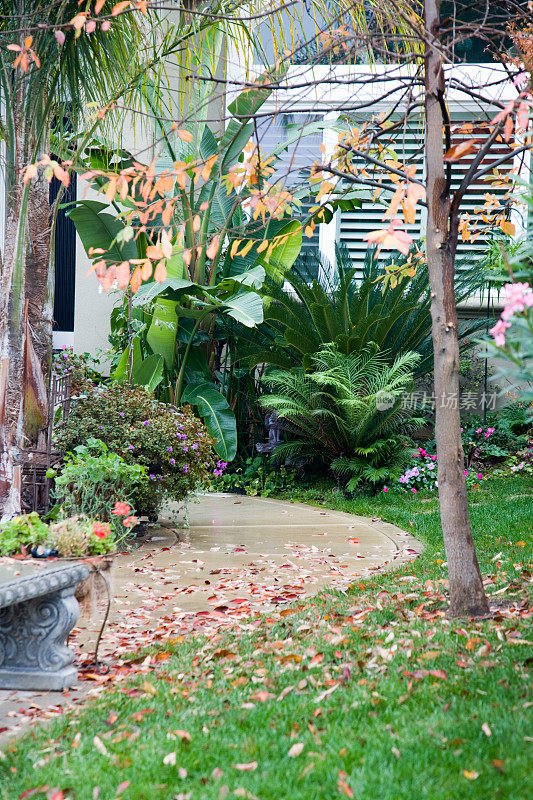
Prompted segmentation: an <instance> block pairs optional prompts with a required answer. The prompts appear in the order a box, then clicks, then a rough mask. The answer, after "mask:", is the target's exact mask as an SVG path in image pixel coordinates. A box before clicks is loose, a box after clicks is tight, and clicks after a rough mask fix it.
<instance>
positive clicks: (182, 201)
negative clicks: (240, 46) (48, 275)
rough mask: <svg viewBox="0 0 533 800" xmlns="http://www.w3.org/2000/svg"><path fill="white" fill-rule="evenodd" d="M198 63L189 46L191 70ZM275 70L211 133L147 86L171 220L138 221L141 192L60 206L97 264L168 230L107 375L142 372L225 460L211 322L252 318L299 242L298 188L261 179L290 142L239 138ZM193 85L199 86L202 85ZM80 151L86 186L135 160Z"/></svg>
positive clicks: (229, 440) (124, 255)
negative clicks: (155, 270) (267, 145)
mask: <svg viewBox="0 0 533 800" xmlns="http://www.w3.org/2000/svg"><path fill="white" fill-rule="evenodd" d="M207 47H208V51H209V58H211V57H212V52H213V49H214V48H215V49H216V47H217V43H216V42H214V41H210V42H208V44H207ZM202 66H203V62H202V51H201V50H200V54H199V56H198V64H197V67H198V70H199V71H200V72H201V70H202ZM281 77H283V73H282V72H280V71H279V70H278V71H277V72H276V71H274V70H267V71H266V72H265V73H264V74H263V76H261V77H260V78H259V79H258V80H257V81H256V82H255V84H254V86H253V88H251V89H248V90H246V91H244V92H242V93H241V94H239V95H238V96H237V97H236V98H235V100H234V101H233V102H232V103H231V104H230V105H229V107H228V111H229V115H230V119H229V122H228V124H227V127H226V128H225V130H224V131H222V132H221V133H217V132H216V131H213V130H211V128H210V127H209V125H208V124H207V122H206V115H205V113H204V114H202V113H199V114H198V115H194V114H193V115H191V118H192V119H193V120H194V121H193V122H190V123H188V122H184V123H183V124H182V126H181V127H180V128H178V129H177V126H176V125H175V124H173V122H172V118H171V116H170V113H169V112H167V110H166V109H165V108H163V107H162V103H161V95H160V94H158V93H156V92H155V91H154V92H153V93H152V94H151V93H150V87H149V86H148V87H147V91H146V95H147V97H148V104H149V107H150V110H151V112H152V116H153V119H155V127H156V130H155V134H156V138H157V139H158V140H159V141H160V143H161V145H162V154H161V157H160V158H159V160H158V161H157V162H156V163H155V165H154V170H155V174H156V175H157V174H159V175H164V174H171V173H173V174H175V175H176V176H177V175H178V174H179V176H180V179H178V178H176V180H175V181H174V182H172V181H171V184H172V188H171V190H170V191H171V195H172V217H171V219H170V224H169V220H168V219H167V220H166V221H165V220H164V219H163V211H162V212H161V214H160V215H159V217H157V216H156V218H155V219H151V221H150V222H149V223H146V220H141V215H140V214H139V207H140V206H142V203H141V202H140V201H141V197H140V196H132V197H129V196H128V197H126V198H124V197H123V198H122V199H120V198H117V196H116V195H115V196H114V197H113V199H112V204H109V205H108V206H106V205H105V204H103V203H100V202H98V201H86V200H85V201H80V202H78V203H77V205H76V206H75V208H74V209H72V211H71V212H70V217H71V219H72V220H73V222H74V224H75V225H76V228H77V230H78V232H79V234H80V237H81V239H82V242H83V244H84V246H85V248H86V250H87V252H88V253H89V255H90V256H91V257H93V256H94V249H96V252H97V253H98V256H97V257H98V258H99V259H103V260H104V261H105V262H106V264H107V265H117V266H118V265H121V264H123V263H124V262H125V261H128V262H129V261H137V262H139V261H141V260H142V259H143V258H145V257H146V253H147V251H149V248H152V249H154V245H156V244H157V241H158V239H157V236H158V233H159V232H160V231H161V230H162V229H169V228H170V229H171V230H172V231H174V235H173V237H172V239H171V241H170V244H171V245H172V253H171V256H170V257H168V258H167V260H166V277H165V279H164V280H156V279H155V277H154V276H151V277H150V278H149V279H148V280H147V281H146V282H145V283H143V284H142V285H141V286H140V288H139V289H138V290H137V291H136V293H135V295H134V297H133V298H131V297H130V298H129V309H128V312H129V319H130V326H129V327H130V330H131V324H132V323H133V320H134V319H135V315H137V318H138V317H139V316H141V317H142V318H143V320H144V325H143V326H142V327H143V331H144V333H143V336H141V337H138V338H139V339H140V346H137V343H136V342H135V341H133V340H134V339H135V337H131V336H130V337H129V341H128V343H127V346H126V347H125V349H124V352H123V354H122V357H121V359H120V362H119V365H118V367H117V370H116V372H115V375H114V377H115V378H116V379H121V380H126V379H129V380H130V381H133V382H137V381H140V380H141V378H142V379H143V380H144V381H145V382H146V384H147V385H149V386H151V387H155V386H158V387H159V389H158V391H159V393H160V394H161V395H163V396H164V397H165V399H169V400H172V401H173V402H174V404H175V405H179V404H180V403H181V402H183V401H186V402H189V403H191V404H193V405H194V406H196V408H197V409H198V412H199V413H200V415H201V416H202V417H203V418H204V420H205V422H206V424H207V426H208V428H209V430H210V432H211V433H212V434H213V436H214V437H215V439H216V440H217V448H218V452H219V454H220V455H221V457H222V458H224V460H228V461H229V460H231V459H232V458H233V457H234V455H235V452H236V447H237V433H236V424H235V418H234V416H233V413H232V412H231V409H230V407H229V405H228V403H227V400H226V398H225V397H224V395H223V394H221V393H220V391H219V389H218V388H217V384H216V358H217V348H219V344H220V343H219V338H218V336H217V333H218V328H219V324H220V321H221V320H222V319H223V317H224V316H228V317H230V318H232V319H234V320H236V321H237V322H238V323H240V325H242V326H244V327H245V328H248V329H252V328H255V327H256V326H257V325H259V324H260V323H261V322H262V321H263V303H264V299H263V296H264V292H263V289H262V287H263V284H264V281H265V279H266V277H267V276H268V279H269V281H271V282H274V283H276V284H278V285H282V284H283V281H284V279H285V276H286V274H287V272H288V271H289V270H290V268H291V267H292V265H293V263H294V261H295V260H296V258H297V256H298V255H299V252H300V249H301V245H302V230H303V227H302V222H301V221H300V220H299V219H294V218H292V214H293V211H296V212H297V211H298V209H299V208H300V207H301V201H300V199H299V198H300V195H301V193H302V191H303V190H302V189H301V188H300V189H298V190H296V191H293V192H292V193H291V192H288V191H284V190H283V187H281V186H279V185H278V184H275V183H274V184H272V185H271V184H269V183H268V177H269V176H270V175H271V174H273V173H274V166H273V165H274V164H275V163H276V160H277V159H278V158H279V156H280V155H281V152H282V150H283V149H284V148H285V147H287V146H288V145H289V144H291V140H290V139H289V140H288V141H287V142H285V143H284V144H282V145H280V146H279V147H278V148H277V149H276V150H275V151H274V152H273V153H272V154H268V153H263V152H261V151H260V149H259V147H257V148H254V147H253V146H251V145H250V142H251V141H252V140H253V137H254V132H255V123H254V115H256V114H257V112H258V111H259V109H260V108H261V106H262V105H263V104H264V103H265V101H266V100H267V99H268V97H269V96H270V94H271V92H272V88H271V86H272V85H276V83H277V82H278V81H279V80H280V78H281ZM198 85H199V87H200V88H197V90H196V91H197V92H198V93H199V94H200V95H201V94H202V90H201V86H202V84H201V82H199V84H198ZM208 87H209V84H208V83H206V89H205V90H204V95H205V96H204V95H202V96H199V98H198V102H197V105H198V108H199V109H205V108H206V107H207V101H208V96H207V92H208V91H209V89H208ZM326 125H330V123H311V124H310V125H309V126H307V127H306V128H304V130H301V129H300V130H299V132H298V136H299V137H300V138H301V137H302V136H303V135H306V133H307V132H309V133H315V132H316V130H317V126H319V127H325V126H326ZM307 128H308V130H307ZM294 135H295V136H296V133H295V134H294ZM89 152H90V162H89V164H88V167H89V169H90V170H91V171H92V172H93V174H95V172H98V170H99V171H100V172H99V174H98V177H96V178H94V179H93V180H94V184H95V188H97V189H101V190H102V189H105V186H106V183H107V182H108V181H110V171H111V170H112V171H113V174H120V172H121V170H125V169H132V168H135V160H134V158H133V156H131V155H130V154H129V153H128V152H126V151H124V150H120V151H117V150H116V149H115V150H113V149H111V148H106V147H105V146H101V145H98V146H95V147H93V148H92V149H91V150H90V151H89ZM317 155H318V154H317ZM165 170H166V173H165ZM133 191H136V190H133ZM307 191H309V184H307ZM346 202H350V201H349V200H346V199H344V200H342V199H339V200H337V201H332V202H329V204H328V205H329V206H331V207H330V208H328V207H326V206H323V205H319V206H316V208H315V210H314V211H313V212H312V213H311V215H310V216H309V217H308V219H307V222H306V223H305V224H309V223H310V222H312V221H313V220H314V218H316V219H317V221H320V220H321V219H322V220H326V221H327V219H326V217H327V215H330V216H331V215H332V214H333V213H334V211H335V203H336V204H337V205H338V204H339V203H346ZM111 206H113V207H111ZM90 248H93V249H92V250H91V249H90ZM128 291H129V289H128ZM207 388H209V389H210V391H209V392H207ZM216 392H218V394H219V397H216V398H215V395H214V393H216Z"/></svg>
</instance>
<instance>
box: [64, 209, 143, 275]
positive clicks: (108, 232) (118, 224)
mask: <svg viewBox="0 0 533 800" xmlns="http://www.w3.org/2000/svg"><path fill="white" fill-rule="evenodd" d="M105 208H108V206H107V204H106V203H100V202H99V201H98V200H80V201H79V202H78V203H77V204H76V206H75V207H74V208H72V209H71V210H70V211H68V212H67V216H68V217H70V219H71V220H72V222H73V223H74V225H75V227H76V230H77V232H78V235H79V237H80V239H81V241H82V244H83V246H84V248H85V250H86V251H87V253H88V252H89V248H90V247H95V248H101V249H102V250H105V254H104V255H103V256H101V257H102V258H104V260H105V261H107V263H108V264H120V262H121V261H126V260H128V259H130V258H137V245H136V244H135V242H134V241H133V240H130V241H128V242H118V241H117V236H118V234H119V233H120V232H121V231H123V230H124V223H123V222H122V221H121V220H119V219H117V218H116V217H114V216H113V215H112V214H109V212H107V211H104V209H105Z"/></svg>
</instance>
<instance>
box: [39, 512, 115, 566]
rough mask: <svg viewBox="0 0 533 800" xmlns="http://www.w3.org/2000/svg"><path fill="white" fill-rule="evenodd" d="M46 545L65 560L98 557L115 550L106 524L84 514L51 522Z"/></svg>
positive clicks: (112, 536)
mask: <svg viewBox="0 0 533 800" xmlns="http://www.w3.org/2000/svg"><path fill="white" fill-rule="evenodd" d="M46 543H47V544H48V545H49V546H50V547H51V548H53V549H54V550H57V552H58V555H60V556H64V557H67V558H77V557H81V556H99V555H105V553H110V552H112V551H113V550H115V549H116V539H115V534H114V532H113V531H112V530H111V526H110V525H109V523H107V522H99V521H98V520H96V521H95V520H92V519H90V518H89V517H87V516H85V515H84V514H76V515H75V516H73V517H67V518H66V519H62V520H59V521H58V522H52V523H51V525H50V531H49V536H48V538H47V541H46Z"/></svg>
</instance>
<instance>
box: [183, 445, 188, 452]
mask: <svg viewBox="0 0 533 800" xmlns="http://www.w3.org/2000/svg"><path fill="white" fill-rule="evenodd" d="M183 452H184V453H188V452H189V448H188V447H187V445H186V444H184V445H183Z"/></svg>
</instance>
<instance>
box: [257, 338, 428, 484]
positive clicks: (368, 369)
mask: <svg viewBox="0 0 533 800" xmlns="http://www.w3.org/2000/svg"><path fill="white" fill-rule="evenodd" d="M419 358H420V356H419V355H418V354H416V353H404V354H403V355H401V356H399V357H398V358H396V359H395V360H394V362H393V363H392V365H388V364H387V363H386V358H385V355H384V354H383V353H379V352H377V348H376V346H375V345H373V344H372V345H369V346H368V347H367V348H365V349H364V350H363V352H362V353H350V354H349V355H345V354H343V353H340V352H339V351H338V349H337V348H335V347H334V346H333V345H328V346H326V347H324V348H322V349H321V350H320V351H319V352H318V353H317V355H316V356H315V357H314V358H313V360H312V367H313V371H311V372H309V373H305V372H304V371H303V369H295V370H293V371H288V370H276V371H274V372H271V373H270V374H267V376H266V377H265V378H264V383H265V385H267V386H268V387H269V388H270V389H271V390H272V393H271V394H265V395H264V396H263V398H262V400H261V403H262V405H263V406H264V407H265V408H269V409H275V410H276V411H277V412H278V414H279V416H280V417H281V418H282V419H283V420H284V422H285V424H284V434H285V439H286V442H285V443H284V444H283V445H281V446H280V447H279V448H278V449H277V450H276V457H277V458H278V459H281V458H289V459H291V460H299V461H302V460H307V461H313V462H316V463H322V464H324V465H328V466H329V467H330V468H331V469H332V470H333V472H334V473H335V474H336V475H337V476H339V477H344V478H349V479H350V483H351V485H352V487H353V486H354V485H355V483H354V481H355V482H357V481H359V480H361V479H364V480H367V481H369V482H370V483H376V482H379V481H380V480H381V479H382V477H383V476H385V477H388V476H390V475H391V474H392V472H393V471H394V470H395V469H397V468H401V467H402V466H403V464H404V461H405V459H406V457H408V442H409V440H408V437H407V433H408V432H410V431H411V430H412V429H413V426H414V425H416V424H417V423H418V422H422V421H421V420H412V419H409V417H408V415H407V412H406V411H405V409H404V408H403V407H402V399H403V396H404V394H405V393H406V392H407V391H409V389H410V386H411V384H412V377H413V372H412V370H413V369H414V368H415V367H416V365H417V363H418V360H419Z"/></svg>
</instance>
